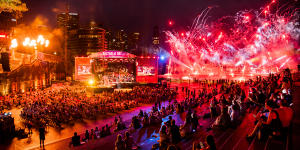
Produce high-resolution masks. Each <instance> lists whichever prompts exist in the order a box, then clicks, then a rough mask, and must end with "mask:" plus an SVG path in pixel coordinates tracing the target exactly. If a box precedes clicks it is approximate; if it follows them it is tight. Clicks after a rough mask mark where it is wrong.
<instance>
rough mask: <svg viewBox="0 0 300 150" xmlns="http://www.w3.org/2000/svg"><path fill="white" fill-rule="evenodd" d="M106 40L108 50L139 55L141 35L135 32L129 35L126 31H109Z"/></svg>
mask: <svg viewBox="0 0 300 150" xmlns="http://www.w3.org/2000/svg"><path fill="white" fill-rule="evenodd" d="M105 39H106V49H107V50H119V51H126V52H130V53H133V54H137V50H138V44H139V41H140V33H139V32H133V33H130V34H127V33H126V32H125V31H124V30H119V31H117V32H111V31H107V32H106V35H105Z"/></svg>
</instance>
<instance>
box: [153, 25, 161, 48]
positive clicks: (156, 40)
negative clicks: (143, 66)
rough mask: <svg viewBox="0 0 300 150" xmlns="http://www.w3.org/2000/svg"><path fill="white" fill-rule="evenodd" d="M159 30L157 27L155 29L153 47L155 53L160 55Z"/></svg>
mask: <svg viewBox="0 0 300 150" xmlns="http://www.w3.org/2000/svg"><path fill="white" fill-rule="evenodd" d="M159 35H160V34H159V28H158V26H155V27H154V28H153V36H152V45H153V53H154V54H158V53H159V44H160V43H159Z"/></svg>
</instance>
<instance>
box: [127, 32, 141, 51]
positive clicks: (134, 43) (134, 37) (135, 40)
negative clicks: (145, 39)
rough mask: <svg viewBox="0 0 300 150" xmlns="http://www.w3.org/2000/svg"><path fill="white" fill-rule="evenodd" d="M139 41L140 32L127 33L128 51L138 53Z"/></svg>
mask: <svg viewBox="0 0 300 150" xmlns="http://www.w3.org/2000/svg"><path fill="white" fill-rule="evenodd" d="M139 42H140V33H139V32H134V33H131V34H129V37H128V49H129V50H128V51H129V52H130V53H132V54H135V55H138V54H139V52H138V51H137V50H138V45H139Z"/></svg>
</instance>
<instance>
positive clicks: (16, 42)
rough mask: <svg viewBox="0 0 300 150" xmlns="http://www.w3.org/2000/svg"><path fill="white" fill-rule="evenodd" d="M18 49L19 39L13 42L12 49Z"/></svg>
mask: <svg viewBox="0 0 300 150" xmlns="http://www.w3.org/2000/svg"><path fill="white" fill-rule="evenodd" d="M17 47H18V41H17V39H13V40H11V45H10V48H17Z"/></svg>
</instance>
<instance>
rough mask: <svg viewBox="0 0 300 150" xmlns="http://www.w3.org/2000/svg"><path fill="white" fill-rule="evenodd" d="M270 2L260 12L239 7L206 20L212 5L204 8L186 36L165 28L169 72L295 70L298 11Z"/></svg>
mask: <svg viewBox="0 0 300 150" xmlns="http://www.w3.org/2000/svg"><path fill="white" fill-rule="evenodd" d="M274 5H276V1H274V0H273V1H272V2H271V3H269V4H268V5H267V6H266V7H264V8H262V9H261V10H260V11H240V12H238V13H237V14H236V15H235V16H226V17H222V18H221V19H219V20H217V21H215V22H212V23H210V24H207V18H208V14H209V12H210V11H211V9H212V8H206V9H205V10H203V11H202V12H201V13H200V15H198V16H197V17H196V18H195V20H194V22H193V24H192V26H191V28H190V30H189V31H187V32H186V33H185V34H179V33H178V32H171V31H166V32H165V33H166V36H167V39H168V40H167V42H168V43H169V45H170V47H171V50H170V55H171V60H177V61H176V62H173V63H172V65H173V68H174V69H173V70H172V69H170V70H171V72H170V73H176V74H203V75H204V74H206V75H208V74H214V75H224V74H230V75H232V74H239V73H240V74H241V73H242V74H243V75H244V74H248V75H249V74H251V75H252V74H268V73H272V72H277V71H278V68H279V69H283V68H286V67H289V68H295V67H296V66H297V64H298V61H299V60H297V59H298V58H297V57H298V55H297V54H296V53H297V51H299V49H298V48H299V45H298V44H297V41H298V40H299V35H300V29H299V23H298V22H297V20H298V19H299V14H298V9H295V8H293V7H289V6H288V7H285V9H283V7H282V8H279V9H277V10H272V7H273V6H274ZM272 11H274V13H271V12H272ZM179 61H180V62H181V64H179V63H177V62H179ZM182 64H184V65H182ZM170 66H171V65H169V67H170Z"/></svg>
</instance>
